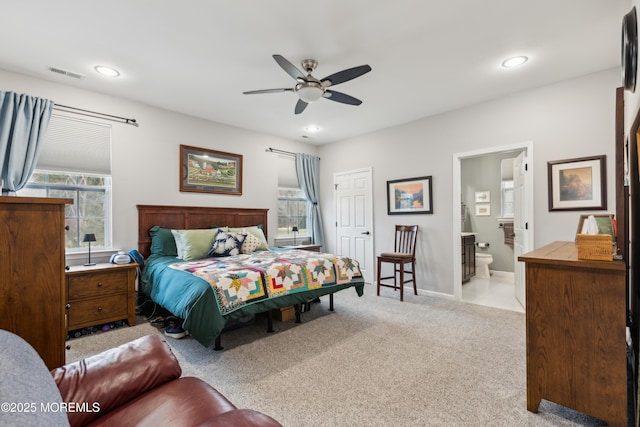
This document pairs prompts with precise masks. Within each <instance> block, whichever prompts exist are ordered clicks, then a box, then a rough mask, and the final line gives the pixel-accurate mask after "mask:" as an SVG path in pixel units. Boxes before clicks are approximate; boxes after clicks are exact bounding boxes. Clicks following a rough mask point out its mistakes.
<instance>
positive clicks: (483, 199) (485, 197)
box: [476, 191, 491, 203]
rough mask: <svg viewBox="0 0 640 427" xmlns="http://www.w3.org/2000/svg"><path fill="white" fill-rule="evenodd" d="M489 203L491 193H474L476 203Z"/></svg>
mask: <svg viewBox="0 0 640 427" xmlns="http://www.w3.org/2000/svg"><path fill="white" fill-rule="evenodd" d="M490 201H491V191H476V203H489V202H490Z"/></svg>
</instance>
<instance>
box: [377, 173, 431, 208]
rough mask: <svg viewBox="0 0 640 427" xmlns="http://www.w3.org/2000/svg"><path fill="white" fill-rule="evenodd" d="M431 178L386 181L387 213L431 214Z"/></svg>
mask: <svg viewBox="0 0 640 427" xmlns="http://www.w3.org/2000/svg"><path fill="white" fill-rule="evenodd" d="M431 189H432V179H431V176H422V177H419V178H408V179H396V180H394V181H387V213H388V214H389V215H399V214H432V213H433V195H432V190H431Z"/></svg>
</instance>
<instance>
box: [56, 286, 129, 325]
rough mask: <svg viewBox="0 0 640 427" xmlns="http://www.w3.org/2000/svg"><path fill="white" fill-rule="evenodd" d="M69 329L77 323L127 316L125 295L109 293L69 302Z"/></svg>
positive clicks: (97, 321)
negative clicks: (100, 296)
mask: <svg viewBox="0 0 640 427" xmlns="http://www.w3.org/2000/svg"><path fill="white" fill-rule="evenodd" d="M69 304H70V308H69V312H68V314H69V329H73V328H74V327H75V326H78V325H85V324H98V323H101V322H102V321H105V320H106V321H109V320H110V319H124V318H126V317H127V295H126V294H121V295H111V296H105V297H102V298H91V299H85V300H82V301H76V302H73V301H72V302H70V303H69Z"/></svg>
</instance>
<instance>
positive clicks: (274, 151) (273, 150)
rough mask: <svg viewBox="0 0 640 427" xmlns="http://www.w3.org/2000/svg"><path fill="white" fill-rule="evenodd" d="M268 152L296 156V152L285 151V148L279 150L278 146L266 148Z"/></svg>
mask: <svg viewBox="0 0 640 427" xmlns="http://www.w3.org/2000/svg"><path fill="white" fill-rule="evenodd" d="M264 151H266V152H267V153H276V154H284V155H285V156H291V157H295V156H296V153H292V152H291V151H284V150H278V149H277V148H271V147H269V148H267V149H266V150H264ZM318 159H320V157H318Z"/></svg>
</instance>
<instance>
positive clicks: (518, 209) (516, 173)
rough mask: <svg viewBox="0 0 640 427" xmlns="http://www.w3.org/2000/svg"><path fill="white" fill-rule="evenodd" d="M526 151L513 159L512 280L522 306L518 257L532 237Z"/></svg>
mask: <svg viewBox="0 0 640 427" xmlns="http://www.w3.org/2000/svg"><path fill="white" fill-rule="evenodd" d="M527 169H528V168H527V157H526V151H523V152H522V153H520V155H519V156H518V157H517V158H516V159H515V160H514V161H513V193H514V209H513V232H514V237H513V256H514V260H513V263H514V267H513V268H514V272H515V274H514V280H515V296H516V299H517V300H518V302H519V303H520V304H522V307H526V305H525V303H526V301H525V286H526V283H525V274H524V263H522V262H520V261H518V257H519V256H520V255H522V254H523V253H525V252H528V251H530V250H531V248H530V247H529V246H530V245H531V243H532V242H531V241H532V240H533V239H531V238H530V233H531V231H532V230H530V229H529V228H530V226H529V225H530V222H529V221H530V219H529V218H528V216H529V215H528V212H529V206H527V197H526V195H527V191H528V190H529V188H528V187H529V186H530V185H531V184H530V183H531V171H529V170H527Z"/></svg>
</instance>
